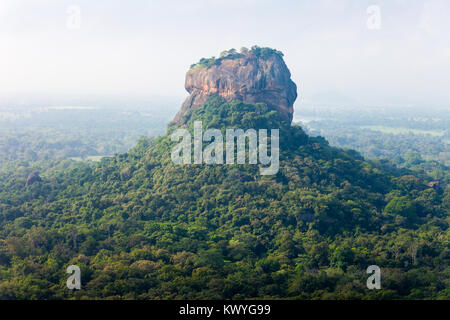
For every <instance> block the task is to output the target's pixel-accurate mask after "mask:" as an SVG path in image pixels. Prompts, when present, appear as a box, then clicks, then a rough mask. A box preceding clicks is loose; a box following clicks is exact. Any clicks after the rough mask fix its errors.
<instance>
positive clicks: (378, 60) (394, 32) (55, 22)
mask: <svg viewBox="0 0 450 320" xmlns="http://www.w3.org/2000/svg"><path fill="white" fill-rule="evenodd" d="M373 5H376V6H378V7H377V8H379V10H380V20H379V21H380V24H379V29H377V28H375V29H373V28H372V29H370V28H369V27H368V26H367V22H368V19H370V18H371V17H373V10H370V9H369V13H368V11H367V10H368V8H369V7H370V6H373ZM449 10H450V3H449V2H447V1H444V0H434V1H419V0H417V1H400V0H397V1H375V0H374V1H350V0H340V1H330V0H326V1H325V0H322V1H314V3H312V2H309V1H298V2H297V1H277V2H275V1H253V0H246V1H242V0H241V1H232V0H228V1H193V2H189V3H187V2H185V1H184V2H183V1H170V2H162V1H141V0H139V1H134V2H132V3H127V5H126V6H124V3H123V2H121V1H116V0H112V1H95V2H93V1H87V0H78V1H76V0H74V1H57V0H38V1H24V0H14V1H12V0H5V1H2V3H1V4H0V41H1V43H2V50H1V51H0V68H1V69H2V70H3V72H2V73H1V74H0V88H1V89H0V98H1V99H3V101H14V99H17V101H20V100H22V101H28V100H31V101H33V99H35V97H47V99H53V100H55V101H56V102H58V99H60V100H59V101H62V100H63V98H58V97H75V98H76V97H79V98H80V99H82V97H100V98H105V97H106V98H108V97H109V98H110V99H114V97H124V99H127V97H136V99H141V98H139V97H142V99H147V98H148V97H162V98H165V97H172V98H173V100H174V101H179V102H181V101H182V99H183V98H184V97H185V96H187V93H186V92H185V90H184V77H185V73H186V71H187V70H188V68H189V66H190V64H192V63H194V62H196V61H198V60H199V59H200V58H201V57H209V56H218V55H219V54H220V52H221V51H222V50H225V49H230V48H236V49H238V50H239V49H240V48H241V47H242V46H245V47H251V46H253V45H259V46H268V47H273V48H276V49H278V50H281V51H282V52H283V53H284V54H285V61H286V64H287V65H288V67H289V69H290V71H291V73H292V79H293V80H294V82H296V84H297V86H298V91H299V99H298V100H297V102H296V106H298V105H299V104H301V103H306V104H314V103H316V104H320V103H324V104H327V103H330V102H334V103H335V104H349V105H352V104H362V105H404V106H420V107H425V106H430V105H434V106H449V104H450V103H449V102H450V91H449V90H448V83H450V35H449V34H448V30H450V21H449V20H448V12H449ZM78 11H79V12H78ZM78 13H79V15H78ZM262 21H264V23H261V22H262ZM174 107H175V108H177V107H179V105H176V106H174Z"/></svg>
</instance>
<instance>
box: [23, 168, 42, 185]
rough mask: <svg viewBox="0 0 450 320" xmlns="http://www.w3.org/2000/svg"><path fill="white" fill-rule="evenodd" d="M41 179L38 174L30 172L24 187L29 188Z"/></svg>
mask: <svg viewBox="0 0 450 320" xmlns="http://www.w3.org/2000/svg"><path fill="white" fill-rule="evenodd" d="M41 181H42V179H41V177H40V176H39V172H32V173H30V174H29V175H28V178H27V182H26V183H25V187H28V186H31V185H32V184H33V183H35V182H41Z"/></svg>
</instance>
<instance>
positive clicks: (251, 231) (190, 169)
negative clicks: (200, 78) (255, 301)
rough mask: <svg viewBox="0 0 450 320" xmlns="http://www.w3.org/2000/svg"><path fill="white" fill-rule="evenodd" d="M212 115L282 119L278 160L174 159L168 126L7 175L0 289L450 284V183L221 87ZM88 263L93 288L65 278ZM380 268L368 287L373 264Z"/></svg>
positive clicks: (246, 121)
mask: <svg viewBox="0 0 450 320" xmlns="http://www.w3.org/2000/svg"><path fill="white" fill-rule="evenodd" d="M186 119H187V120H186V123H185V124H184V126H183V128H188V129H190V130H192V126H193V121H195V120H202V123H203V127H204V129H206V128H217V129H222V130H223V129H225V128H241V129H247V128H255V129H258V128H268V129H272V128H279V129H280V168H279V171H278V173H277V174H276V175H272V176H262V175H260V172H259V166H258V165H251V164H243V165H237V164H234V165H227V164H224V165H219V164H216V165H207V164H202V165H194V164H192V165H176V164H174V163H173V162H172V160H171V150H172V148H173V146H174V145H175V144H176V142H172V141H171V139H170V133H171V132H173V130H174V129H176V128H177V127H179V126H180V125H177V124H174V123H172V124H171V125H170V126H169V127H168V133H167V134H166V135H164V136H161V137H159V138H157V139H155V140H154V141H152V142H151V141H150V140H146V139H141V140H140V141H139V143H138V144H137V146H136V147H135V148H133V149H132V150H130V151H129V152H128V153H125V154H120V155H117V156H114V157H109V158H104V159H102V160H101V161H100V162H99V163H90V164H89V163H79V164H77V165H76V166H75V167H74V168H72V169H70V170H68V171H64V170H60V169H58V168H55V169H54V170H53V171H51V172H50V173H47V174H46V176H43V177H42V181H40V182H39V181H38V182H36V183H33V184H32V185H30V186H28V187H27V188H25V180H26V176H23V175H21V172H17V173H16V174H11V175H9V176H2V177H1V181H0V298H2V299H37V298H41V299H48V298H51V299H57V298H58V299H59V298H63V299H70V298H77V299H80V298H90V299H93V298H97V299H104V298H118V299H132V298H133V299H134V298H137V299H160V298H163V299H173V298H176V299H200V298H201V299H221V298H225V299H243V298H256V297H258V298H300V299H360V298H361V299H382V298H389V299H393V298H409V299H423V298H430V299H448V298H449V297H450V290H449V269H448V265H449V247H448V245H449V231H448V222H449V217H448V213H449V211H450V190H449V188H446V189H444V187H436V188H431V187H428V186H427V183H428V182H429V180H427V178H426V177H425V178H423V177H416V176H414V175H411V173H410V172H408V171H405V170H398V169H396V168H395V167H393V166H391V165H390V164H389V163H387V162H386V163H383V162H381V164H380V163H377V164H375V163H370V162H368V161H365V160H364V159H363V158H362V157H361V156H360V155H359V154H358V153H356V152H352V151H343V150H341V149H338V148H334V147H331V146H329V145H328V143H327V141H325V140H324V139H323V138H320V137H317V138H311V137H309V136H307V135H306V134H305V133H304V132H303V130H302V129H301V128H300V127H298V126H291V125H290V124H289V123H287V122H284V120H283V119H282V118H280V116H279V114H278V113H277V112H276V111H275V110H273V109H272V108H271V107H269V106H267V105H266V104H262V103H258V104H248V103H243V102H240V101H238V100H233V101H225V100H223V99H222V98H219V97H215V96H211V97H210V98H209V99H208V100H207V101H206V103H205V104H204V105H203V106H202V107H199V108H196V109H193V110H191V111H190V114H189V115H188V117H187V118H186ZM71 264H75V265H78V266H80V268H81V275H82V288H81V290H76V291H70V290H68V289H67V288H66V280H67V276H68V275H67V274H66V273H65V272H66V268H67V266H68V265H71ZM373 264H376V265H378V266H379V267H380V268H381V270H382V289H381V290H368V289H367V287H366V279H367V276H368V275H367V274H366V268H367V267H368V266H369V265H373Z"/></svg>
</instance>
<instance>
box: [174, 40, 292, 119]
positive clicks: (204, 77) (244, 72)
mask: <svg viewBox="0 0 450 320" xmlns="http://www.w3.org/2000/svg"><path fill="white" fill-rule="evenodd" d="M185 88H186V90H187V91H188V92H189V93H190V95H189V97H187V99H186V101H185V102H184V103H183V105H182V107H181V110H180V111H179V112H178V113H177V115H176V116H175V118H174V121H175V122H177V123H181V124H182V123H184V122H185V120H184V119H183V115H185V114H186V113H188V112H189V111H190V110H192V109H195V108H198V107H200V106H201V105H202V104H203V103H204V102H205V101H206V99H207V98H208V96H209V95H211V94H217V95H219V96H221V97H223V98H224V99H226V100H227V101H231V100H234V99H239V100H241V101H243V102H248V103H257V102H264V103H266V104H268V105H270V106H272V107H274V108H275V109H276V110H278V111H279V113H280V116H281V117H282V118H283V119H284V120H286V121H287V122H289V123H290V122H291V121H292V115H293V112H294V109H293V105H294V101H295V99H296V98H297V86H296V85H295V83H294V82H293V81H292V80H291V73H290V72H289V69H288V68H287V66H286V64H285V63H284V60H283V56H282V54H281V53H280V52H278V51H276V50H273V49H269V48H258V47H256V48H252V50H249V51H247V50H245V51H243V52H241V53H237V52H235V51H234V50H233V51H228V52H227V51H225V52H224V53H223V54H222V57H221V58H219V59H214V58H211V59H202V60H200V63H198V64H195V65H192V66H191V69H190V70H189V71H188V72H187V74H186V83H185Z"/></svg>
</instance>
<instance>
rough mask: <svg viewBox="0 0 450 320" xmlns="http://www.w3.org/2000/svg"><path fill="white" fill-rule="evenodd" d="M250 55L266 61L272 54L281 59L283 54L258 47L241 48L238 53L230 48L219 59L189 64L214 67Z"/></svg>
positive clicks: (204, 59) (192, 66) (212, 58)
mask: <svg viewBox="0 0 450 320" xmlns="http://www.w3.org/2000/svg"><path fill="white" fill-rule="evenodd" d="M248 54H252V55H254V56H255V57H256V58H262V59H267V58H268V57H269V56H270V55H272V54H277V55H279V56H280V57H283V53H282V52H281V51H278V50H276V49H272V48H268V47H259V46H256V45H255V46H252V47H251V49H248V48H246V47H242V48H241V50H240V52H238V51H237V50H236V49H234V48H232V49H230V50H225V51H222V52H221V53H220V56H219V58H216V57H211V58H201V59H200V60H199V62H197V63H194V64H191V69H192V68H197V67H206V68H209V67H211V66H214V65H219V64H220V63H221V62H222V61H223V60H225V59H239V58H242V57H243V56H244V55H248Z"/></svg>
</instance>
